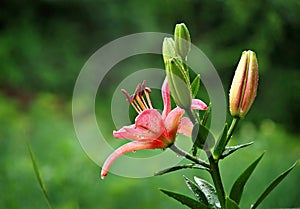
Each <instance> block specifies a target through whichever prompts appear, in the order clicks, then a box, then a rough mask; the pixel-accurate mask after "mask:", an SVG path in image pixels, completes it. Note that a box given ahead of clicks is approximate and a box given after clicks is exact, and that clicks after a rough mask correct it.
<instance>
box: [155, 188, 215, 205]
mask: <svg viewBox="0 0 300 209" xmlns="http://www.w3.org/2000/svg"><path fill="white" fill-rule="evenodd" d="M160 191H162V192H163V193H164V194H166V195H168V196H169V197H172V198H174V199H175V200H177V201H179V202H181V203H182V204H183V205H186V206H188V207H189V208H192V209H209V207H207V206H206V205H204V204H203V203H201V202H197V201H196V200H194V199H192V198H190V197H187V196H185V195H182V194H178V193H175V192H171V191H167V190H164V189H160Z"/></svg>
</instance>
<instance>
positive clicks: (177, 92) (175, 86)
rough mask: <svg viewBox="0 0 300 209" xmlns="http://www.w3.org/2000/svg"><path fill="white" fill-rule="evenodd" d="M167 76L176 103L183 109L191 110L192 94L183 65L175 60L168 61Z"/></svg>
mask: <svg viewBox="0 0 300 209" xmlns="http://www.w3.org/2000/svg"><path fill="white" fill-rule="evenodd" d="M166 74H167V79H168V83H169V86H170V91H171V95H172V97H173V99H174V101H175V103H176V104H177V105H178V106H179V107H181V108H183V109H186V110H190V108H191V103H192V93H191V89H190V86H189V83H188V82H187V75H186V73H185V70H184V69H183V66H182V63H180V61H179V60H178V59H175V58H173V59H170V60H168V61H167V62H166Z"/></svg>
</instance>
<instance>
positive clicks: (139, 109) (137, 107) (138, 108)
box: [131, 100, 143, 113]
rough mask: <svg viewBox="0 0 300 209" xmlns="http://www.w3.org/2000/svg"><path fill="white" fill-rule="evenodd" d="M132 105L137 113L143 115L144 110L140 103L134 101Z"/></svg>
mask: <svg viewBox="0 0 300 209" xmlns="http://www.w3.org/2000/svg"><path fill="white" fill-rule="evenodd" d="M131 105H132V106H133V108H134V109H135V111H136V112H137V113H141V112H142V111H143V110H142V109H141V107H140V106H139V105H138V103H137V102H136V101H135V100H133V102H132V103H131Z"/></svg>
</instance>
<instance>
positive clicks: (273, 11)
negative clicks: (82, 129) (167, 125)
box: [0, 0, 300, 209]
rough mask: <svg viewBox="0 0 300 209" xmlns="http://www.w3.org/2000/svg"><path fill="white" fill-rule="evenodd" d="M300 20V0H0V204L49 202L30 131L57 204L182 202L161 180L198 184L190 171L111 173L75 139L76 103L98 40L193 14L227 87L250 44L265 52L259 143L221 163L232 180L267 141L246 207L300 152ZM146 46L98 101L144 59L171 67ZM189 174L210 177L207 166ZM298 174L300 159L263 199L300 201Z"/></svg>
mask: <svg viewBox="0 0 300 209" xmlns="http://www.w3.org/2000/svg"><path fill="white" fill-rule="evenodd" d="M299 19H300V1H299V0H289V1H285V0H273V1H271V0H265V1H247V2H246V1H240V0H226V1H224V0H216V1H211V0H202V1H198V0H181V1H179V0H152V1H147V2H145V1H140V0H129V1H121V0H111V1H105V0H99V1H92V0H87V1H79V0H64V1H61V0H40V1H30V0H29V1H18V0H10V1H8V0H2V1H1V7H0V57H1V62H0V124H1V126H0V147H1V153H0V171H1V172H0V188H1V190H0V191H1V197H0V208H21V209H22V208H46V206H47V205H46V202H45V201H44V198H43V196H42V192H41V190H40V188H39V187H38V183H37V181H36V179H35V176H34V172H33V169H32V165H31V162H30V157H29V154H28V151H27V148H26V143H25V141H26V140H28V141H30V143H31V145H32V149H33V151H34V152H35V155H36V158H37V163H38V165H39V166H40V169H41V174H42V176H43V177H44V179H45V183H46V187H47V189H48V191H49V195H50V199H51V200H52V201H53V205H54V207H55V208H58V209H68V208H105V209H114V208H123V207H124V205H126V206H128V207H129V208H131V209H135V208H136V209H137V208H145V209H147V208H149V209H150V208H157V209H160V208H161V209H164V208H174V209H177V208H178V209H179V208H183V206H181V205H178V204H177V202H175V201H172V200H169V199H167V200H166V199H165V196H164V195H163V194H160V193H159V192H158V190H157V188H159V187H164V188H167V189H170V190H172V189H173V190H176V191H182V192H183V193H185V194H188V195H191V194H190V193H189V191H188V190H187V189H186V187H185V183H184V181H183V179H182V181H179V180H178V178H180V177H181V176H182V174H183V173H182V172H178V173H176V174H173V175H166V176H161V177H153V178H149V179H125V178H123V177H118V176H114V175H112V174H111V175H110V176H109V177H108V178H109V179H107V180H105V181H101V182H100V180H99V172H100V169H99V167H97V166H96V165H94V164H93V163H92V162H91V161H90V160H89V159H88V158H87V157H86V156H85V155H84V152H83V150H82V149H81V147H80V145H79V143H78V142H77V140H76V136H75V133H74V129H73V126H72V118H71V102H70V100H71V97H72V91H73V87H74V84H75V81H76V78H77V76H78V74H79V72H80V69H81V68H82V66H83V65H84V63H85V62H86V61H87V59H88V58H89V57H90V56H91V55H92V54H93V53H94V52H95V51H96V50H97V49H98V48H100V47H101V46H103V45H104V44H106V43H107V42H109V41H112V40H114V39H116V38H119V37H122V36H124V35H128V34H131V33H137V32H145V31H158V32H165V33H170V34H171V33H173V27H174V25H175V23H178V22H185V23H186V24H187V26H188V27H189V29H190V33H191V37H192V41H193V43H194V44H196V45H197V46H198V47H199V48H200V49H202V50H203V51H204V53H205V54H206V55H207V56H208V58H209V59H210V60H211V61H212V63H213V64H214V65H215V67H216V69H217V70H218V72H219V74H220V76H221V79H222V81H223V82H224V83H223V84H224V87H225V91H226V92H228V88H229V86H230V81H231V78H232V76H233V73H234V70H235V66H236V64H237V62H238V59H239V57H240V54H241V52H242V50H244V49H252V50H254V51H256V52H257V55H258V59H259V66H260V84H259V92H258V97H257V100H256V101H255V103H254V106H253V107H252V110H251V111H250V113H249V115H248V116H247V119H246V121H248V122H245V123H243V125H242V126H241V128H240V130H239V133H240V135H239V136H237V137H236V138H237V139H242V142H246V141H248V140H249V141H250V140H255V144H254V145H252V146H253V147H250V148H247V149H248V150H250V151H247V150H243V151H241V152H240V153H237V154H234V155H235V156H239V157H238V159H237V158H236V157H231V159H230V160H228V161H225V162H224V164H222V165H223V166H224V167H223V168H224V170H223V171H224V172H223V173H222V174H223V175H224V180H225V185H227V188H226V189H227V190H228V189H229V188H230V185H231V184H232V183H233V182H234V179H235V178H236V177H237V176H238V173H236V172H233V171H234V170H233V168H235V169H239V170H240V171H242V170H243V169H244V168H245V165H246V164H249V163H250V162H252V161H253V160H254V159H255V158H257V156H259V154H260V153H259V152H262V151H263V150H268V152H267V153H266V155H265V157H264V159H263V160H262V162H261V164H260V165H259V166H258V168H257V170H256V172H257V173H256V174H254V176H253V177H252V178H251V179H250V182H249V183H250V184H249V185H248V186H249V187H247V188H246V191H245V192H246V195H245V199H244V200H242V202H244V203H245V204H247V205H246V206H245V207H248V206H249V204H250V203H251V201H253V200H254V199H256V197H257V196H258V195H259V192H260V191H261V190H262V189H263V188H262V187H263V185H265V184H267V183H268V182H269V180H270V179H272V177H273V178H274V177H275V176H276V175H277V174H279V173H280V172H281V171H283V170H284V169H286V168H288V166H289V165H291V164H292V163H293V162H294V161H295V160H296V159H298V158H299V152H300V150H299V149H300V144H299V143H300V142H299V136H298V135H291V134H289V133H288V132H290V131H291V130H292V131H294V132H297V134H299V131H300V129H299V127H300V122H299V120H298V117H299V115H300V108H299V103H300V94H299V92H300V82H299V80H300V71H299V67H300V65H299V63H298V61H297V60H298V55H299V54H300V48H299V43H300V36H299V33H300V22H299ZM143 56H144V57H143V58H142V59H141V58H140V57H133V58H130V59H129V61H128V62H126V61H125V62H124V63H123V64H124V65H122V66H119V68H120V67H123V66H124V69H123V70H122V71H121V72H120V71H117V70H114V71H112V72H110V73H109V75H107V77H106V80H105V81H104V83H103V84H102V85H103V86H104V87H105V88H102V89H101V87H100V88H99V89H100V91H105V92H106V94H103V95H104V96H105V98H100V102H99V105H98V104H97V105H98V108H99V109H100V110H99V111H100V112H99V113H100V114H103V115H105V114H108V113H109V111H107V108H110V107H109V105H110V104H109V99H107V100H106V98H110V96H111V93H112V91H114V90H115V89H114V87H115V86H114V85H117V84H118V82H119V81H120V80H122V77H125V76H126V74H128V73H129V72H132V71H136V70H139V69H142V67H144V66H147V67H158V68H163V62H162V59H161V57H157V56H146V55H143ZM144 61H145V62H144ZM117 67H118V66H117ZM158 103H159V102H158ZM159 105H161V104H160V103H159ZM108 117H110V116H108ZM264 118H269V119H267V120H264ZM274 122H275V123H274ZM253 124H255V125H253ZM102 128H104V129H105V130H106V131H105V132H106V133H107V134H108V135H109V134H111V131H112V130H113V129H114V127H113V124H112V122H111V121H110V120H108V123H107V124H106V125H105V127H102ZM243 140H245V141H243ZM233 143H240V142H237V141H233ZM185 174H186V175H187V176H188V177H192V176H193V175H198V176H201V175H203V176H204V177H205V175H204V174H203V173H201V172H199V171H198V172H196V171H188V172H187V173H185ZM299 176H300V172H299V168H296V169H295V170H294V171H293V172H292V173H291V174H290V176H289V177H288V178H287V180H285V181H284V182H282V184H281V186H279V187H278V188H277V189H276V190H275V191H274V193H272V194H271V196H270V197H269V198H268V199H267V200H266V201H265V202H264V203H263V205H262V208H270V207H299V205H300V200H299V198H298V197H299V188H298V185H299ZM207 180H209V178H208V176H207ZM250 191H251V192H250ZM191 196H192V195H191ZM154 200H155V201H154ZM245 207H242V208H245Z"/></svg>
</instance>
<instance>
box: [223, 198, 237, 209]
mask: <svg viewBox="0 0 300 209" xmlns="http://www.w3.org/2000/svg"><path fill="white" fill-rule="evenodd" d="M226 209H239V206H238V204H237V203H236V202H234V201H233V200H232V199H230V198H229V197H226Z"/></svg>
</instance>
